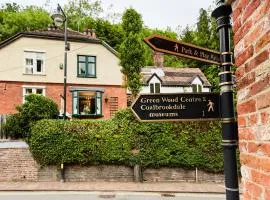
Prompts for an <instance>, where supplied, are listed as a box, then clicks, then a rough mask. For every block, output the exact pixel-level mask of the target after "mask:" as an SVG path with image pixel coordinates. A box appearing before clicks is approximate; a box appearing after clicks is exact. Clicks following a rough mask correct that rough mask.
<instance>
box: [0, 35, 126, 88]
mask: <svg viewBox="0 0 270 200" xmlns="http://www.w3.org/2000/svg"><path fill="white" fill-rule="evenodd" d="M25 51H34V52H41V53H42V52H44V53H45V54H44V59H45V60H44V70H43V73H41V74H36V75H33V74H31V75H30V74H25ZM77 55H88V56H96V78H79V77H77ZM0 61H1V62H0V80H2V81H23V82H49V83H62V82H63V77H64V71H63V69H60V67H59V66H60V65H61V64H62V65H63V64H64V41H60V40H49V39H38V38H26V37H21V38H19V39H17V40H15V41H14V42H12V43H11V44H9V45H7V46H5V47H3V48H2V49H0ZM120 70H121V67H120V66H119V59H118V57H117V56H115V55H114V54H113V53H112V52H110V51H109V50H108V49H107V48H105V47H104V46H103V45H101V44H91V43H80V42H70V51H68V59H67V82H68V83H76V84H99V85H122V83H123V75H122V73H121V71H120Z"/></svg>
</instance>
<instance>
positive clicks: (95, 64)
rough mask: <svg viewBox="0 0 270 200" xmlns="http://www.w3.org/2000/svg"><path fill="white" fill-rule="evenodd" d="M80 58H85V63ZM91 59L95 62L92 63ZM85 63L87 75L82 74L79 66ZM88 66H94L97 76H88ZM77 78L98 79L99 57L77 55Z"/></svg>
mask: <svg viewBox="0 0 270 200" xmlns="http://www.w3.org/2000/svg"><path fill="white" fill-rule="evenodd" d="M79 57H85V61H80V60H79ZM89 58H94V59H95V61H94V62H92V61H90V59H89ZM80 63H84V67H85V74H80V70H79V65H80ZM88 64H94V69H95V70H94V71H95V74H88ZM77 77H79V78H96V77H97V57H96V56H90V55H77Z"/></svg>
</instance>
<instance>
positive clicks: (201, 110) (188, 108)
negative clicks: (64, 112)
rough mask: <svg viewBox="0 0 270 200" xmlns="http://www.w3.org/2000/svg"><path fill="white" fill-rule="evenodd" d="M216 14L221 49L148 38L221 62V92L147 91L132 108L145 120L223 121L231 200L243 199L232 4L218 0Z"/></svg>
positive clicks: (171, 50) (155, 45)
mask: <svg viewBox="0 0 270 200" xmlns="http://www.w3.org/2000/svg"><path fill="white" fill-rule="evenodd" d="M216 5H217V7H216V9H215V10H214V11H213V13H212V16H213V17H214V18H216V20H217V30H218V32H219V36H220V52H216V51H213V50H210V49H206V48H202V47H198V46H195V45H191V44H187V43H183V42H180V41H177V40H172V39H169V38H166V37H163V36H159V35H154V36H150V37H147V38H145V39H144V41H145V42H146V43H147V44H148V45H149V46H150V47H151V48H152V49H154V50H155V51H158V52H162V53H166V54H170V55H176V56H181V57H185V58H190V59H194V60H199V61H202V62H206V63H210V64H216V65H219V66H220V73H219V78H220V84H219V85H220V95H219V94H215V93H201V94H196V93H195V94H194V93H184V94H144V95H140V96H139V97H138V98H137V99H136V101H135V102H134V104H133V105H132V110H133V112H134V113H135V115H136V116H137V117H138V118H139V120H141V121H195V120H196V121H199V120H218V119H220V120H221V122H222V146H223V154H224V174H225V187H226V199H227V200H239V185H238V176H237V159H236V148H237V146H238V133H237V120H236V118H235V112H234V106H233V79H232V72H231V66H232V65H233V63H232V60H233V59H232V57H233V54H232V52H230V50H231V48H230V31H229V29H230V28H231V17H230V15H231V13H232V8H231V5H229V4H228V2H227V1H225V0H216Z"/></svg>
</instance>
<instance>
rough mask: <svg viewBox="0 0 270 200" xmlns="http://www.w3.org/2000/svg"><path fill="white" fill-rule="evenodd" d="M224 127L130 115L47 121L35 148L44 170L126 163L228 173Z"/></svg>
mask: <svg viewBox="0 0 270 200" xmlns="http://www.w3.org/2000/svg"><path fill="white" fill-rule="evenodd" d="M220 129H221V128H220V124H219V123H218V122H196V123H195V122H185V123H181V122H177V123H176V122H174V123H169V122H168V123H167V122H166V123H141V122H138V121H137V120H136V119H135V118H134V116H133V114H132V112H131V111H130V110H128V109H127V110H122V111H119V112H118V113H117V114H116V115H115V117H114V118H113V119H112V120H107V121H97V120H92V121H91V120H88V121H86V120H81V121H63V120H41V121H39V122H37V123H36V124H35V126H34V127H33V128H32V132H31V137H30V139H29V141H28V142H29V146H30V150H31V152H32V154H33V155H34V157H35V159H36V160H37V161H38V162H39V163H40V164H41V165H49V164H60V163H66V164H125V165H128V166H133V165H135V164H140V165H141V166H143V167H146V166H151V167H159V166H178V167H184V168H194V167H198V168H200V169H204V170H206V171H211V172H219V171H222V170H223V157H222V148H221V144H220V143H221V133H220V132H221V131H220Z"/></svg>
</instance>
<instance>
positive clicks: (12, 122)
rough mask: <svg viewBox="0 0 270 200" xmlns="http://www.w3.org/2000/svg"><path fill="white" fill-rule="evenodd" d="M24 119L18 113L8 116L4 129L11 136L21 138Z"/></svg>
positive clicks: (23, 129)
mask: <svg viewBox="0 0 270 200" xmlns="http://www.w3.org/2000/svg"><path fill="white" fill-rule="evenodd" d="M24 125H25V124H24V121H23V119H22V117H21V115H20V114H19V113H17V114H13V115H10V116H8V118H7V121H6V123H5V124H4V131H5V132H6V133H7V135H8V136H9V137H11V138H14V139H17V138H23V137H24V133H25V126H24Z"/></svg>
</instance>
